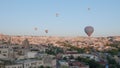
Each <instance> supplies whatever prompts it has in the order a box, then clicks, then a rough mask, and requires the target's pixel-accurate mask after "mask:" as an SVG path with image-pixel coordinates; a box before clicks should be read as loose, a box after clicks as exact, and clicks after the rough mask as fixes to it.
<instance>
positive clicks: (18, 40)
mask: <svg viewBox="0 0 120 68" xmlns="http://www.w3.org/2000/svg"><path fill="white" fill-rule="evenodd" d="M25 39H28V41H29V44H47V43H52V44H58V43H57V42H67V43H70V44H75V45H76V43H77V44H78V43H79V44H80V45H81V44H82V43H84V42H85V43H87V42H88V41H89V40H91V41H92V42H93V43H94V44H95V43H97V42H99V43H102V44H103V45H104V44H106V43H110V42H111V41H109V40H110V39H112V41H116V40H117V41H120V36H115V37H92V38H90V39H89V38H88V37H56V36H10V35H3V34H0V41H1V42H6V43H9V44H19V45H21V44H22V42H23V41H24V40H25Z"/></svg>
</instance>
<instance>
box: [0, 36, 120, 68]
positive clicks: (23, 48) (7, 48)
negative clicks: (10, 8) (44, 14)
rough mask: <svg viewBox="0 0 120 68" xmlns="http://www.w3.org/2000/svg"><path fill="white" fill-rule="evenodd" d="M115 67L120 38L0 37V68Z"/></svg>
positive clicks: (118, 64) (119, 63) (119, 58)
mask: <svg viewBox="0 0 120 68" xmlns="http://www.w3.org/2000/svg"><path fill="white" fill-rule="evenodd" d="M107 67H109V68H119V67H120V37H119V36H109V37H79V36H78V37H57V36H56V37H55V36H12V35H11V36H10V35H4V34H0V68H107Z"/></svg>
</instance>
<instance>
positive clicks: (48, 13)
mask: <svg viewBox="0 0 120 68" xmlns="http://www.w3.org/2000/svg"><path fill="white" fill-rule="evenodd" d="M88 8H90V10H88ZM56 13H58V14H59V15H58V17H56ZM89 25H90V26H93V27H94V29H95V31H94V33H93V34H92V36H111V35H120V0H0V33H3V34H9V35H39V36H44V35H49V36H54V35H55V36H87V35H86V34H85V32H84V27H85V26H89ZM35 27H37V28H38V30H37V31H35V30H34V28H35ZM46 29H48V30H49V32H48V34H46V33H45V30H46Z"/></svg>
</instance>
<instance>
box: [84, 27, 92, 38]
mask: <svg viewBox="0 0 120 68" xmlns="http://www.w3.org/2000/svg"><path fill="white" fill-rule="evenodd" d="M84 31H85V33H86V34H87V35H88V36H89V37H90V36H91V34H92V33H93V32H94V28H93V27H92V26H86V27H85V29H84Z"/></svg>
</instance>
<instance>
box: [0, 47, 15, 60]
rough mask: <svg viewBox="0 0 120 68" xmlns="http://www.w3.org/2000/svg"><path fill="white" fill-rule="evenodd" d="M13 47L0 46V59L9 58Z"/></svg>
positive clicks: (12, 54)
mask: <svg viewBox="0 0 120 68" xmlns="http://www.w3.org/2000/svg"><path fill="white" fill-rule="evenodd" d="M13 56H14V53H13V49H10V48H0V59H11V58H13Z"/></svg>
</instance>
